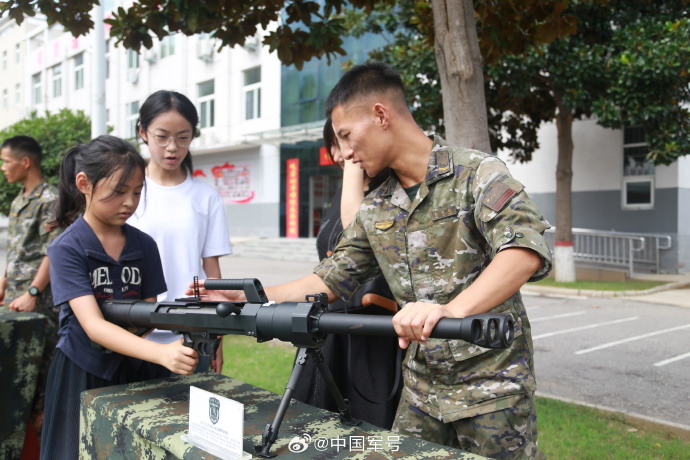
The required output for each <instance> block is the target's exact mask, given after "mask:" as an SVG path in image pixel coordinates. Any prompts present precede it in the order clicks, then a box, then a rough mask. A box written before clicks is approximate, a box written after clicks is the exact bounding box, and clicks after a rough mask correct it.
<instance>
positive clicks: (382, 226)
mask: <svg viewBox="0 0 690 460" xmlns="http://www.w3.org/2000/svg"><path fill="white" fill-rule="evenodd" d="M394 223H395V221H394V220H380V221H378V222H375V223H374V227H376V229H377V230H388V229H389V228H391V227H392V226H393V224H394Z"/></svg>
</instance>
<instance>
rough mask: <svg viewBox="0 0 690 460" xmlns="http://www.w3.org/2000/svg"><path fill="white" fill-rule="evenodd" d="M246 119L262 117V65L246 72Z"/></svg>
mask: <svg viewBox="0 0 690 460" xmlns="http://www.w3.org/2000/svg"><path fill="white" fill-rule="evenodd" d="M243 73H244V119H245V120H253V119H255V118H261V67H254V68H251V69H247V70H245V71H244V72H243Z"/></svg>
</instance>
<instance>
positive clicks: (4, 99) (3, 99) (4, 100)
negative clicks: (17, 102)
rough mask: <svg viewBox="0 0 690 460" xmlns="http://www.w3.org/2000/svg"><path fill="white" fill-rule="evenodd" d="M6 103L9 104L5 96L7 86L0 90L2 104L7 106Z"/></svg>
mask: <svg viewBox="0 0 690 460" xmlns="http://www.w3.org/2000/svg"><path fill="white" fill-rule="evenodd" d="M7 104H9V100H8V96H7V88H5V89H3V90H2V106H3V107H4V108H7Z"/></svg>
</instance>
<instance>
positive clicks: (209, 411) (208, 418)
mask: <svg viewBox="0 0 690 460" xmlns="http://www.w3.org/2000/svg"><path fill="white" fill-rule="evenodd" d="M243 436H244V404H242V403H239V402H237V401H233V400H232V399H229V398H225V397H223V396H220V395H217V394H215V393H211V392H209V391H206V390H202V389H201V388H197V387H194V386H190V387H189V434H188V435H187V436H183V439H184V440H185V441H187V442H189V443H191V444H194V445H196V446H197V447H199V448H201V449H203V450H205V451H207V452H209V453H212V454H214V455H216V456H218V457H221V458H223V459H235V458H251V455H249V454H247V453H246V452H244V451H243V450H242V438H243Z"/></svg>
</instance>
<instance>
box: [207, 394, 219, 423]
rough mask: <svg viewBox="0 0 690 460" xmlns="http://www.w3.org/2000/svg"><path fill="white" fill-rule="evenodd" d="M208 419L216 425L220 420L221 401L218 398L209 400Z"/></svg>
mask: <svg viewBox="0 0 690 460" xmlns="http://www.w3.org/2000/svg"><path fill="white" fill-rule="evenodd" d="M208 418H210V419H211V422H212V423H213V424H214V425H215V424H216V423H218V419H219V418H220V401H218V399H217V398H213V397H211V398H208Z"/></svg>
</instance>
